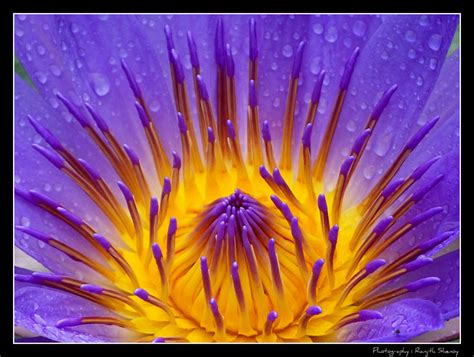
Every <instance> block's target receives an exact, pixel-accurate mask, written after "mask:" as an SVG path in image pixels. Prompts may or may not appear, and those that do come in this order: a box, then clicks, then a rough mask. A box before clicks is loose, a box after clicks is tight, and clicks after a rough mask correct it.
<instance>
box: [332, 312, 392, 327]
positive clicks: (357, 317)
mask: <svg viewBox="0 0 474 357" xmlns="http://www.w3.org/2000/svg"><path fill="white" fill-rule="evenodd" d="M380 319H383V315H382V314H381V313H380V312H378V311H376V310H360V311H359V312H356V313H354V314H351V315H348V316H346V317H344V318H342V319H341V320H340V321H339V322H338V323H337V325H336V329H340V328H341V327H344V326H346V325H349V324H352V323H354V322H361V321H368V320H380Z"/></svg>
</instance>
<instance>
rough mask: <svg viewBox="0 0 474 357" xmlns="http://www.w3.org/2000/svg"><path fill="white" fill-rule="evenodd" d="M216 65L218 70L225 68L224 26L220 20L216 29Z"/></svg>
mask: <svg viewBox="0 0 474 357" xmlns="http://www.w3.org/2000/svg"><path fill="white" fill-rule="evenodd" d="M215 45H216V63H217V65H218V66H219V68H221V69H223V68H224V66H225V49H224V25H223V23H222V19H218V20H217V28H216V42H215Z"/></svg>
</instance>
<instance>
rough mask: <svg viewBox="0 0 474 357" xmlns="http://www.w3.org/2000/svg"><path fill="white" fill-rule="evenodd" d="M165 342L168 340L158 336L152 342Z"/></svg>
mask: <svg viewBox="0 0 474 357" xmlns="http://www.w3.org/2000/svg"><path fill="white" fill-rule="evenodd" d="M164 342H166V340H165V338H164V337H157V338H155V339H154V340H153V341H152V343H164Z"/></svg>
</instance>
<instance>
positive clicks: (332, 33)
mask: <svg viewBox="0 0 474 357" xmlns="http://www.w3.org/2000/svg"><path fill="white" fill-rule="evenodd" d="M338 36H339V33H338V32H337V28H335V27H334V26H331V27H329V28H328V29H327V31H326V32H325V33H324V39H325V40H326V41H327V42H329V43H334V42H336V41H337V38H338Z"/></svg>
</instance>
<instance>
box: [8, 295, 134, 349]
mask: <svg viewBox="0 0 474 357" xmlns="http://www.w3.org/2000/svg"><path fill="white" fill-rule="evenodd" d="M80 316H113V314H112V313H111V312H109V311H108V310H106V309H104V308H103V307H101V306H99V305H97V304H95V303H92V302H89V301H87V300H84V299H83V298H80V297H77V296H74V295H71V294H68V293H63V292H59V291H55V290H52V289H44V288H39V287H23V288H20V289H18V290H17V291H16V292H15V324H16V325H18V326H21V327H23V328H26V329H27V330H29V331H31V332H33V333H36V334H38V335H40V336H43V337H46V338H49V339H51V340H54V341H60V342H112V341H123V340H127V336H129V335H130V332H129V331H127V330H125V329H122V328H120V327H116V326H106V325H86V326H77V327H72V328H68V329H58V328H57V327H55V324H56V323H57V322H58V321H59V320H61V319H63V318H67V317H80Z"/></svg>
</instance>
